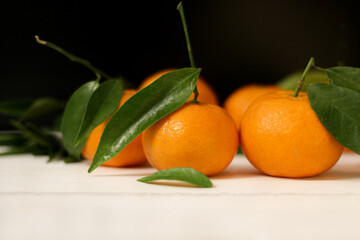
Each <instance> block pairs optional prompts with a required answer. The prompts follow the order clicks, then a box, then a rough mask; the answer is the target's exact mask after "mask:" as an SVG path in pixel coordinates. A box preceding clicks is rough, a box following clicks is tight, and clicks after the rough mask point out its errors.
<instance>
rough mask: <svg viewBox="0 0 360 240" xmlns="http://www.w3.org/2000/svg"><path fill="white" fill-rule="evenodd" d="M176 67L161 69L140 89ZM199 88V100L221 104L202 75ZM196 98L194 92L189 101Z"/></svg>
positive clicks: (146, 80)
mask: <svg viewBox="0 0 360 240" xmlns="http://www.w3.org/2000/svg"><path fill="white" fill-rule="evenodd" d="M173 70H175V69H173V68H167V69H163V70H160V71H158V72H156V73H154V74H152V75H150V76H149V77H147V78H146V79H145V80H144V81H143V82H142V83H141V84H140V86H139V89H143V88H144V87H147V86H148V85H150V84H151V83H152V82H154V81H155V80H157V79H158V78H159V77H161V76H162V75H164V74H166V73H168V72H171V71H173ZM197 88H198V92H199V97H198V101H199V102H206V103H212V104H217V105H218V104H219V99H218V97H217V95H216V92H215V90H214V89H213V88H212V87H211V86H210V85H209V84H208V83H207V82H206V81H205V80H204V79H203V78H202V77H201V76H200V77H199V79H198V82H197ZM193 99H194V93H192V94H191V96H190V97H189V99H188V100H189V101H190V100H193Z"/></svg>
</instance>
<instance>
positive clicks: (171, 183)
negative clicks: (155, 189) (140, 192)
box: [146, 181, 214, 188]
mask: <svg viewBox="0 0 360 240" xmlns="http://www.w3.org/2000/svg"><path fill="white" fill-rule="evenodd" d="M146 184H152V185H160V186H170V187H186V188H201V187H198V186H195V185H192V184H190V183H186V182H179V181H161V182H147V183H146ZM213 187H214V186H213Z"/></svg>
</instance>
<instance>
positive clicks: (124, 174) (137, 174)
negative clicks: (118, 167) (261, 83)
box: [91, 172, 153, 178]
mask: <svg viewBox="0 0 360 240" xmlns="http://www.w3.org/2000/svg"><path fill="white" fill-rule="evenodd" d="M152 173H153V172H149V173H118V174H107V175H104V174H99V175H92V176H91V177H139V178H142V177H145V176H147V175H150V174H152Z"/></svg>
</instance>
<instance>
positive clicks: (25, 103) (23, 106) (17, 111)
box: [0, 100, 34, 116]
mask: <svg viewBox="0 0 360 240" xmlns="http://www.w3.org/2000/svg"><path fill="white" fill-rule="evenodd" d="M33 103H34V100H13V101H2V102H0V113H1V114H5V115H9V116H21V115H23V114H24V113H25V112H26V111H27V110H28V109H29V108H30V106H31V105H32V104H33Z"/></svg>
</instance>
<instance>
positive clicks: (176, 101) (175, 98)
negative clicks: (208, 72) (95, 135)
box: [89, 68, 201, 172]
mask: <svg viewBox="0 0 360 240" xmlns="http://www.w3.org/2000/svg"><path fill="white" fill-rule="evenodd" d="M200 71H201V69H197V68H183V69H180V70H175V71H172V72H169V73H167V74H165V75H163V76H162V77H160V78H159V79H158V80H156V81H154V82H153V83H152V84H150V85H149V86H147V87H146V88H143V89H142V90H140V91H139V92H137V93H136V94H135V95H134V96H132V97H131V98H130V99H129V100H128V101H126V102H125V103H124V105H122V107H121V108H120V109H119V110H118V111H117V112H116V113H115V114H114V115H113V116H112V117H111V119H110V120H109V122H108V123H107V125H106V127H105V129H104V132H103V135H102V137H101V140H100V144H99V146H98V148H97V151H96V153H95V157H94V159H93V162H92V164H91V166H90V169H89V172H92V171H93V170H94V169H95V168H97V167H98V166H100V165H101V164H103V163H104V162H106V161H108V160H110V159H111V158H113V157H114V156H116V155H117V154H118V153H119V152H120V151H121V150H122V149H123V148H124V147H125V146H126V145H128V144H129V143H130V142H131V141H132V140H134V139H135V138H136V137H137V136H138V135H139V134H141V133H142V132H143V131H144V130H145V129H146V128H148V127H150V126H151V125H152V124H154V123H155V122H157V121H159V120H160V119H161V118H163V117H165V116H166V115H168V114H170V113H171V112H173V111H175V110H176V109H178V108H179V107H181V106H182V105H183V104H184V103H185V102H186V100H187V99H188V98H189V97H190V95H191V93H192V92H193V90H194V88H195V86H196V82H197V79H198V77H199V74H200Z"/></svg>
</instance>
